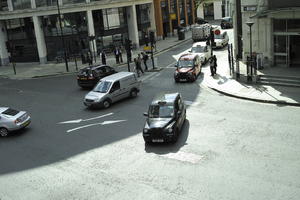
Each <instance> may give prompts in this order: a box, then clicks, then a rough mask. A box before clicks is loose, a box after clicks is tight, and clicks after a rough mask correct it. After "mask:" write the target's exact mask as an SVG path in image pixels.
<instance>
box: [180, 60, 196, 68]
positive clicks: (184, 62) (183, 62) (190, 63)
mask: <svg viewBox="0 0 300 200" xmlns="http://www.w3.org/2000/svg"><path fill="white" fill-rule="evenodd" d="M193 64H194V61H193V60H179V61H178V67H179V68H185V67H192V66H193Z"/></svg>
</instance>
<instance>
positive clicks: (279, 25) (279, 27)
mask: <svg viewBox="0 0 300 200" xmlns="http://www.w3.org/2000/svg"><path fill="white" fill-rule="evenodd" d="M274 32H286V20H285V19H274Z"/></svg>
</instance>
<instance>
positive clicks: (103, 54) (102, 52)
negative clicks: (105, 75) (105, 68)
mask: <svg viewBox="0 0 300 200" xmlns="http://www.w3.org/2000/svg"><path fill="white" fill-rule="evenodd" d="M100 57H101V60H102V64H103V65H106V54H105V52H104V51H103V50H102V51H101V53H100Z"/></svg>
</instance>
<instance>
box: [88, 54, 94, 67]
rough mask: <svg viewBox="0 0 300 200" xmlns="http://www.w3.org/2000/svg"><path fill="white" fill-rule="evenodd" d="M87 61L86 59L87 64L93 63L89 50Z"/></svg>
mask: <svg viewBox="0 0 300 200" xmlns="http://www.w3.org/2000/svg"><path fill="white" fill-rule="evenodd" d="M87 61H88V63H89V65H92V64H93V59H92V54H91V52H90V51H88V52H87Z"/></svg>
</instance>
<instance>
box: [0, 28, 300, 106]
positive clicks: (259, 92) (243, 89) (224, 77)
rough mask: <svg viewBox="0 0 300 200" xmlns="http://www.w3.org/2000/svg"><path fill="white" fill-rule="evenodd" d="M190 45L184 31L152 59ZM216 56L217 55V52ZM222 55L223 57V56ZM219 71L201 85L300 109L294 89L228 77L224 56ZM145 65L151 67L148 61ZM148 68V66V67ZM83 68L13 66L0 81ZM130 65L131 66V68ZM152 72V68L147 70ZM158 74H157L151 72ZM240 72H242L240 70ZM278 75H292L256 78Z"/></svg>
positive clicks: (2, 70)
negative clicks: (175, 48)
mask: <svg viewBox="0 0 300 200" xmlns="http://www.w3.org/2000/svg"><path fill="white" fill-rule="evenodd" d="M190 41H191V31H189V30H186V32H185V39H184V40H178V37H177V35H176V34H175V35H174V36H171V37H168V38H165V39H164V40H159V41H157V43H156V49H155V51H154V57H155V56H156V55H158V54H160V53H162V52H164V51H166V50H168V49H171V48H172V47H175V46H178V45H180V44H183V43H185V42H190ZM141 51H143V47H140V48H138V49H136V50H134V51H133V56H132V57H136V56H137V54H138V53H140V52H141ZM216 53H217V52H216ZM223 54H224V53H223ZM226 55H227V54H226ZM217 58H218V68H217V75H215V76H214V77H212V76H211V75H210V71H209V67H206V68H205V69H204V70H203V73H204V76H203V77H204V78H203V79H204V80H203V82H202V84H203V85H205V86H206V87H209V88H211V89H213V90H215V91H217V92H219V93H222V94H224V95H228V96H232V97H236V98H241V99H247V100H252V101H257V102H263V103H274V104H278V105H292V106H300V92H299V91H300V89H299V88H297V87H287V86H272V85H261V84H256V83H248V82H246V81H243V80H241V79H240V80H239V81H237V80H236V79H235V78H234V77H232V76H231V75H230V71H229V64H228V60H227V56H222V58H221V60H220V59H219V57H218V54H217ZM123 60H124V61H125V62H126V55H125V54H124V53H123ZM99 62H100V59H99V57H97V60H96V63H99ZM148 63H150V62H149V61H148ZM107 64H108V65H110V66H113V67H116V68H118V69H119V71H126V70H127V64H126V63H123V64H118V65H117V64H116V63H115V58H114V56H113V55H108V58H107ZM148 65H149V64H148ZM85 66H86V64H82V63H81V61H77V66H76V63H75V62H74V61H72V62H69V72H67V71H66V67H65V63H47V64H39V63H17V64H16V67H15V68H16V74H14V70H13V66H12V65H10V66H0V78H1V77H2V78H9V79H29V78H38V77H47V76H57V75H65V74H75V73H77V71H78V70H79V69H81V68H83V67H85ZM240 66H241V69H243V68H245V65H244V64H243V63H240ZM132 67H133V64H131V68H132ZM148 67H149V68H150V69H151V68H152V66H151V64H150V66H148ZM154 71H158V70H154ZM241 71H243V70H241ZM277 71H280V75H282V76H284V75H285V73H287V74H289V73H291V71H290V70H289V69H284V70H282V69H280V70H278V67H272V66H270V67H267V68H264V69H263V70H259V71H258V74H264V72H268V73H269V74H270V73H271V74H272V72H275V73H276V72H277ZM292 73H293V75H294V76H297V77H300V70H296V71H295V70H294V71H293V72H292Z"/></svg>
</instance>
